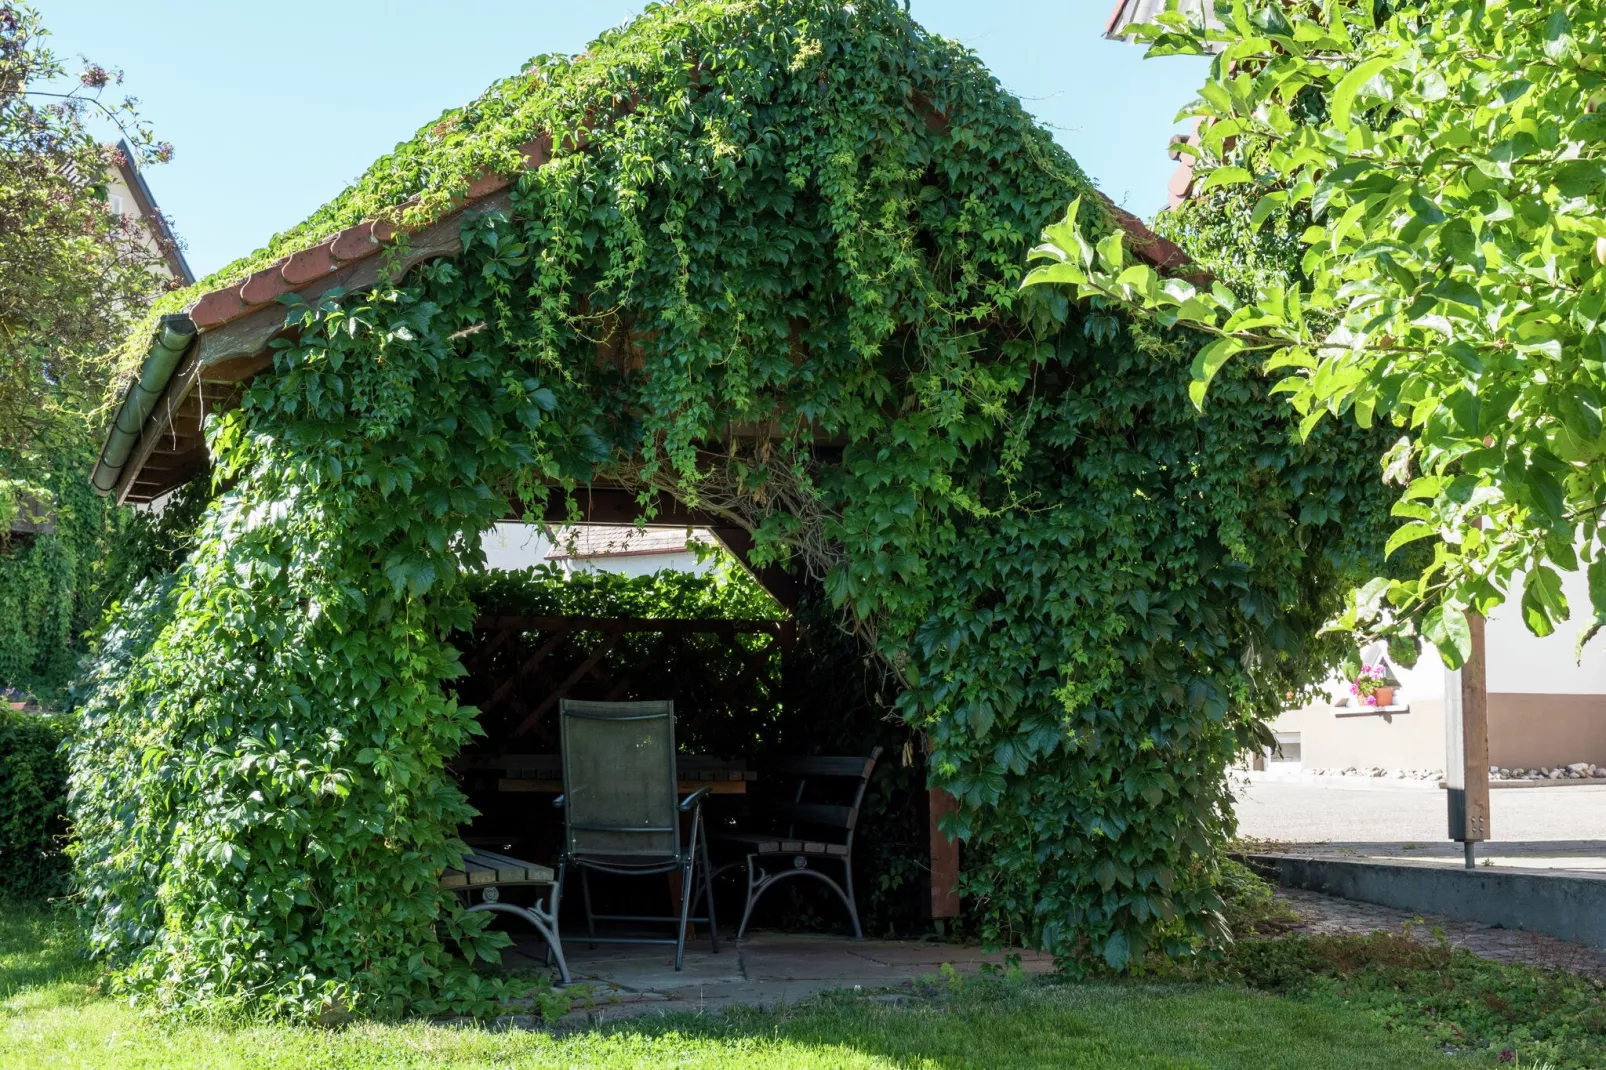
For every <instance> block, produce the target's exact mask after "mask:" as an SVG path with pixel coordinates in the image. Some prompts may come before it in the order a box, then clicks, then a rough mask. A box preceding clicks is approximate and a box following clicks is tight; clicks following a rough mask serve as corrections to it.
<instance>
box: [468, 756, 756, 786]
mask: <svg viewBox="0 0 1606 1070" xmlns="http://www.w3.org/2000/svg"><path fill="white" fill-rule="evenodd" d="M453 764H454V765H455V766H456V768H458V769H459V770H463V771H469V770H475V771H480V772H486V773H495V774H497V779H496V790H497V791H499V792H533V793H539V794H545V795H559V794H562V792H563V756H562V755H560V754H501V755H469V756H465V757H461V758H459V759H457V761H456V762H454V763H453ZM675 775H676V779H677V789H678V790H679V792H680V793H681V794H682V795H686V794H690V793H691V792H694V791H696V790H698V789H699V788H707V789H708V793H709V794H710V795H746V794H747V785H748V784H749V783H751V782H752V781H754V780H757V779H758V774H757V773H755V772H754V771H753V770H751V769H748V768H747V763H746V762H745V761H743V760H742V759H740V758H718V757H712V756H708V755H700V754H680V755H676V757H675Z"/></svg>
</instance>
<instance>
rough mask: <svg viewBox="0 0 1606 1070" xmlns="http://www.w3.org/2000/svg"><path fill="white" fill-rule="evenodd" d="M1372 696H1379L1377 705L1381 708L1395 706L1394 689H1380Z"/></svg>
mask: <svg viewBox="0 0 1606 1070" xmlns="http://www.w3.org/2000/svg"><path fill="white" fill-rule="evenodd" d="M1372 694H1373V695H1375V696H1377V704H1378V705H1379V706H1392V705H1394V689H1393V688H1392V687H1379V688H1377V689H1376V690H1374V691H1373V692H1372Z"/></svg>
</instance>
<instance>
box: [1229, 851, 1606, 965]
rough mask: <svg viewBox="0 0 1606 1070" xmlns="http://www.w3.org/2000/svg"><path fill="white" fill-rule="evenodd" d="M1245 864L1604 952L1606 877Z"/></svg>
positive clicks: (1276, 876) (1385, 902)
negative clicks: (1579, 944) (1537, 933)
mask: <svg viewBox="0 0 1606 1070" xmlns="http://www.w3.org/2000/svg"><path fill="white" fill-rule="evenodd" d="M1247 859H1248V862H1249V864H1250V865H1251V866H1252V867H1254V868H1255V869H1257V870H1259V871H1260V872H1261V873H1263V874H1265V875H1267V876H1268V877H1270V878H1271V879H1273V880H1275V881H1276V882H1277V883H1278V884H1282V885H1284V886H1286V887H1290V888H1305V889H1307V890H1309V891H1313V892H1322V893H1325V894H1327V895H1336V896H1340V897H1342V898H1344V899H1357V900H1360V901H1361V902H1363V903H1377V904H1379V905H1380V906H1386V907H1393V908H1395V909H1396V910H1409V911H1413V912H1416V913H1421V914H1443V915H1446V916H1447V917H1452V918H1458V919H1460V920H1463V921H1476V922H1482V923H1483V924H1485V925H1498V926H1501V927H1503V928H1507V929H1526V930H1528V931H1530V932H1541V933H1545V934H1547V935H1549V936H1554V937H1556V938H1557V939H1560V940H1574V941H1577V942H1578V943H1581V944H1587V945H1589V946H1590V947H1596V948H1601V949H1606V876H1601V875H1598V874H1592V873H1564V872H1558V871H1556V870H1523V869H1515V868H1506V867H1489V866H1480V867H1478V868H1477V869H1463V868H1459V867H1455V866H1446V865H1443V864H1440V863H1433V862H1403V861H1402V862H1371V861H1360V860H1353V861H1352V860H1349V859H1341V858H1322V857H1316V856H1313V855H1289V854H1251V855H1248V856H1247Z"/></svg>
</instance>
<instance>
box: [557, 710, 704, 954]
mask: <svg viewBox="0 0 1606 1070" xmlns="http://www.w3.org/2000/svg"><path fill="white" fill-rule="evenodd" d="M558 725H559V731H560V735H561V738H562V741H563V794H562V795H561V796H559V797H558V800H557V805H559V806H561V807H562V808H563V811H564V846H563V854H562V856H561V857H560V859H559V862H558V886H559V887H560V888H561V887H562V886H563V881H564V878H565V876H566V874H567V872H568V871H569V870H570V869H571V868H572V869H578V870H579V871H580V889H581V893H582V896H583V898H584V902H585V914H586V932H587V934H588V937H589V939H590V941H591V942H592V943H593V944H599V943H607V944H673V945H674V946H675V969H677V970H678V969H680V964H681V960H682V958H683V957H684V955H685V950H686V926H687V925H688V924H689V923H691V922H698V923H701V924H705V925H707V926H708V935H709V940H710V941H711V942H712V944H713V949H714V952H715V953H716V954H717V953H718V952H719V933H718V930H717V928H716V923H715V920H714V896H713V892H712V890H711V889H709V887H708V882H707V880H706V879H703V880H702V887H701V888H699V887H698V880H699V878H700V877H701V875H702V874H706V873H707V872H708V844H707V841H706V839H705V837H704V834H703V810H702V804H703V797H704V796H706V795H707V794H708V789H707V788H699V789H698V790H696V791H694V792H692V793H691V794H689V795H687V796H686V797H685V798H684V799H677V798H676V787H677V778H676V772H675V704H674V703H673V702H669V701H662V702H578V701H574V700H571V699H563V700H562V701H561V702H560V703H559V704H558ZM682 816H689V818H690V821H689V825H690V829H689V832H688V833H687V834H686V835H685V836H684V837H683V836H682V834H681V818H682ZM592 870H597V871H600V872H603V873H615V874H623V875H626V876H649V875H651V874H655V873H675V872H678V873H679V874H680V916H679V917H678V918H676V917H672V916H668V915H641V914H597V913H595V912H594V911H593V910H592V908H591V883H590V873H591V871H592ZM698 891H701V892H702V893H703V895H704V900H705V903H706V905H707V914H706V915H702V916H693V915H692V914H691V903H692V900H693V899H694V898H695V897H696V893H697V892H698ZM598 921H624V922H638V923H639V922H664V923H669V924H678V926H679V927H678V929H677V931H676V934H675V936H674V937H673V938H669V937H665V938H660V939H655V938H652V937H636V936H598V935H597V928H596V923H597V922H598Z"/></svg>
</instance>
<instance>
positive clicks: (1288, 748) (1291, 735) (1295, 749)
mask: <svg viewBox="0 0 1606 1070" xmlns="http://www.w3.org/2000/svg"><path fill="white" fill-rule="evenodd" d="M1268 758H1269V760H1270V761H1272V762H1292V763H1298V762H1299V761H1300V754H1299V733H1298V732H1278V733H1277V746H1276V747H1274V748H1272V752H1271V754H1270V755H1268Z"/></svg>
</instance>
